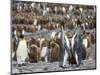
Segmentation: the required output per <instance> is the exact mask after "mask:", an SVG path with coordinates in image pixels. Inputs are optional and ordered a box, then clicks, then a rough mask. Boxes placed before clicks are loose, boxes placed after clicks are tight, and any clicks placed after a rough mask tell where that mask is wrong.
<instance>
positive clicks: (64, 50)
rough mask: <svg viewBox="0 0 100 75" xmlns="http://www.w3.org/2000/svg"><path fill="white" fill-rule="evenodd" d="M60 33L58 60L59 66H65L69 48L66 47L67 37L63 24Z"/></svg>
mask: <svg viewBox="0 0 100 75" xmlns="http://www.w3.org/2000/svg"><path fill="white" fill-rule="evenodd" d="M60 33H61V35H60V60H59V67H62V68H65V65H66V61H67V58H68V57H69V55H70V50H69V47H68V43H69V41H68V38H67V37H66V36H65V34H64V30H63V25H62V26H61V32H60Z"/></svg>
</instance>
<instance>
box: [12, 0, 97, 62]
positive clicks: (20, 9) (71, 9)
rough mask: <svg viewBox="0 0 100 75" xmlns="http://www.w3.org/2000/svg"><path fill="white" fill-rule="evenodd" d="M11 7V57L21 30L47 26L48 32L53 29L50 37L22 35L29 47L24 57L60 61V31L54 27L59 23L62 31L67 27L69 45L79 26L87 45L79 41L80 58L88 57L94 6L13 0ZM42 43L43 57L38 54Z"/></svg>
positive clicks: (33, 31) (94, 16) (94, 37)
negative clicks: (45, 49)
mask: <svg viewBox="0 0 100 75" xmlns="http://www.w3.org/2000/svg"><path fill="white" fill-rule="evenodd" d="M11 7H12V9H11V14H12V15H11V21H12V25H11V27H12V28H11V29H12V31H11V32H12V39H11V40H12V42H11V44H12V48H11V49H12V57H13V60H15V59H16V58H15V56H13V53H14V52H16V50H17V43H18V40H19V37H20V35H21V34H25V33H26V32H27V33H36V32H38V33H39V32H40V31H43V30H47V31H48V32H49V31H52V32H51V34H50V35H49V37H45V36H42V34H40V35H39V34H37V35H39V36H37V35H36V36H35V35H31V36H30V37H28V36H26V37H25V39H26V40H27V47H28V49H29V51H30V52H29V54H28V56H29V58H28V59H27V61H28V62H31V63H34V62H39V61H41V60H42V61H46V62H54V61H59V54H60V52H59V50H60V47H59V43H60V42H59V32H54V31H53V30H57V29H58V30H59V29H60V27H61V25H63V26H64V30H65V31H66V30H69V31H67V32H65V36H67V37H68V41H69V48H71V44H72V43H71V39H72V37H73V35H74V32H73V31H75V30H76V29H77V28H80V30H81V32H80V35H81V38H82V40H84V39H87V40H88V45H86V44H84V43H83V45H82V48H83V52H82V53H83V60H85V59H88V48H90V47H91V44H95V43H96V34H95V31H93V32H88V30H95V29H96V7H95V6H90V5H71V4H56V3H44V2H41V3H40V2H24V1H14V2H12V6H11ZM45 35H47V34H45ZM16 38H17V39H16ZM43 47H47V49H48V51H46V52H45V51H44V53H46V55H44V57H45V56H47V57H46V58H44V57H43V56H41V54H42V49H43ZM66 61H67V60H66ZM72 61H73V60H72Z"/></svg>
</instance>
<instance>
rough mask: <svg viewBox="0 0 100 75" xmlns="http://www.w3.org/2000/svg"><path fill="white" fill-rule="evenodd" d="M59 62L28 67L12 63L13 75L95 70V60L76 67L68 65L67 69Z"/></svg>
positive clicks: (86, 61) (32, 64)
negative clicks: (18, 74) (16, 74)
mask: <svg viewBox="0 0 100 75" xmlns="http://www.w3.org/2000/svg"><path fill="white" fill-rule="evenodd" d="M58 65H59V62H52V63H46V62H42V61H40V62H38V63H28V64H27V65H26V66H21V67H18V65H17V64H16V62H13V63H12V74H15V73H31V72H32V73H36V72H52V71H68V70H79V69H80V70H83V69H95V68H96V63H95V60H84V61H83V65H80V66H79V67H76V66H75V65H73V66H71V65H68V64H66V68H61V67H59V66H58Z"/></svg>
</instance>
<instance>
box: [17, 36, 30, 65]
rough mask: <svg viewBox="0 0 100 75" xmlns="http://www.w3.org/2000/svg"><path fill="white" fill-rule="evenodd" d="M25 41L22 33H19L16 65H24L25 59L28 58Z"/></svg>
mask: <svg viewBox="0 0 100 75" xmlns="http://www.w3.org/2000/svg"><path fill="white" fill-rule="evenodd" d="M28 51H29V50H28V48H27V43H26V40H25V38H24V36H23V35H20V40H19V44H18V47H17V50H16V57H17V63H18V66H22V65H25V63H26V59H27V58H28Z"/></svg>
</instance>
